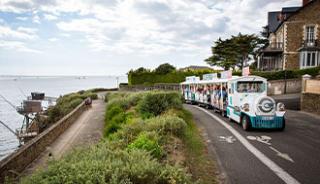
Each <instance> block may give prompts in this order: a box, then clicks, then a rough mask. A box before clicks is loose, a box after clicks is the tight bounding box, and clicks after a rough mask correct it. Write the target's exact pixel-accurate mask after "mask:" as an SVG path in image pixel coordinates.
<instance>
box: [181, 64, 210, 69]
mask: <svg viewBox="0 0 320 184" xmlns="http://www.w3.org/2000/svg"><path fill="white" fill-rule="evenodd" d="M188 69H190V70H203V69H208V70H212V68H210V67H208V66H196V65H191V66H188V67H185V68H181V69H180V70H188Z"/></svg>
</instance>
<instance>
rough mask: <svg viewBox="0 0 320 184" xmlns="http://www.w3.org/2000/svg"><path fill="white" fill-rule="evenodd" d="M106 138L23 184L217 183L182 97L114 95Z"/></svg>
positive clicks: (110, 97) (110, 99) (109, 96)
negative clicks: (183, 104)
mask: <svg viewBox="0 0 320 184" xmlns="http://www.w3.org/2000/svg"><path fill="white" fill-rule="evenodd" d="M105 100H106V102H107V108H106V112H105V129H104V139H103V140H102V141H101V142H100V143H99V144H97V145H94V146H91V147H90V148H85V149H79V150H75V151H74V152H71V153H70V154H69V155H67V156H66V157H64V158H63V159H61V160H57V161H52V162H50V163H49V166H48V168H47V169H44V170H40V171H38V172H36V173H34V174H33V175H32V176H30V177H27V178H23V179H22V181H21V182H22V183H24V184H29V183H114V184H116V183H117V184H118V183H133V184H136V183H139V184H140V183H141V184H142V183H155V184H157V183H159V184H160V183H161V184H165V183H167V184H174V183H175V184H179V183H186V184H187V183H216V177H215V172H214V171H215V169H214V163H213V161H212V160H211V159H210V158H209V156H208V155H207V153H206V149H205V144H204V142H203V140H202V138H201V136H200V133H199V130H198V129H197V128H196V127H195V124H194V122H193V118H192V115H191V114H190V113H189V112H187V111H186V110H184V108H183V106H182V101H181V96H180V94H178V93H176V92H162V91H153V92H138V93H127V92H109V93H107V95H106V97H105Z"/></svg>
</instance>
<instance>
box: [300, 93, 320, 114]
mask: <svg viewBox="0 0 320 184" xmlns="http://www.w3.org/2000/svg"><path fill="white" fill-rule="evenodd" d="M301 110H303V111H306V112H311V113H314V114H317V115H320V94H314V93H302V95H301Z"/></svg>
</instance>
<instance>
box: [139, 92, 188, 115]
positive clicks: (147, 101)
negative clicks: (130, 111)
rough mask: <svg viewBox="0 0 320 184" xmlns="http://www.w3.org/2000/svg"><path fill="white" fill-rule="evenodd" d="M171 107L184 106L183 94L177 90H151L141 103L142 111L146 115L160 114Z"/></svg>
mask: <svg viewBox="0 0 320 184" xmlns="http://www.w3.org/2000/svg"><path fill="white" fill-rule="evenodd" d="M170 108H179V109H180V108H182V102H181V96H180V94H179V93H177V92H149V93H146V94H145V95H144V97H143V98H142V99H141V101H140V103H139V110H140V113H141V114H142V115H143V116H145V117H150V116H158V115H160V114H161V113H162V112H164V111H166V110H168V109H170Z"/></svg>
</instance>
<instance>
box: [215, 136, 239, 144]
mask: <svg viewBox="0 0 320 184" xmlns="http://www.w3.org/2000/svg"><path fill="white" fill-rule="evenodd" d="M219 138H220V141H225V142H227V143H230V144H232V143H233V142H235V141H236V140H237V139H235V138H233V136H228V137H225V136H220V137H219Z"/></svg>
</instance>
